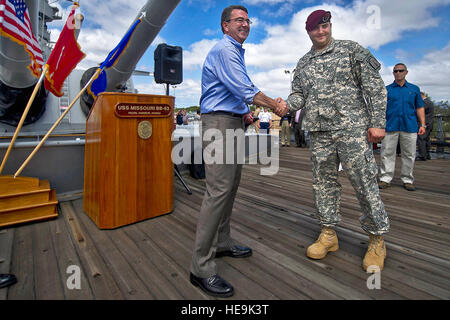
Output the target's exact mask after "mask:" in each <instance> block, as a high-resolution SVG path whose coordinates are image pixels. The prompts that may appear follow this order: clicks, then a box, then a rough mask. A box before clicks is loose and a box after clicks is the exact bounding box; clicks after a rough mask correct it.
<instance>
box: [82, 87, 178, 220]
mask: <svg viewBox="0 0 450 320" xmlns="http://www.w3.org/2000/svg"><path fill="white" fill-rule="evenodd" d="M173 106H174V97H171V96H156V95H143V94H129V93H101V94H99V96H98V97H97V99H96V100H95V103H94V105H93V107H92V109H91V112H90V114H89V116H88V118H87V122H86V146H85V161H84V202H83V203H84V204H83V209H84V211H85V212H86V213H87V215H88V216H89V217H90V218H91V219H92V220H93V221H94V222H95V224H96V225H97V226H98V227H99V228H100V229H113V228H117V227H121V226H124V225H127V224H131V223H134V222H137V221H142V220H145V219H148V218H153V217H156V216H160V215H163V214H167V213H170V212H172V211H173V192H174V191H173V179H174V166H173V163H172V159H171V152H172V141H171V135H172V130H173Z"/></svg>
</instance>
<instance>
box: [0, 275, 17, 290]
mask: <svg viewBox="0 0 450 320" xmlns="http://www.w3.org/2000/svg"><path fill="white" fill-rule="evenodd" d="M16 282H17V278H16V276H15V275H13V274H0V288H6V287H9V286H11V285H13V284H14V283H16Z"/></svg>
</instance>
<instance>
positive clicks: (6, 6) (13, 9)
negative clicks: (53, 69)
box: [0, 0, 44, 77]
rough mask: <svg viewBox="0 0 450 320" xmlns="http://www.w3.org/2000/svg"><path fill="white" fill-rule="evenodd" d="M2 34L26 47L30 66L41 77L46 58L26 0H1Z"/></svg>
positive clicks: (0, 19)
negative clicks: (34, 32)
mask: <svg viewBox="0 0 450 320" xmlns="http://www.w3.org/2000/svg"><path fill="white" fill-rule="evenodd" d="M0 35H2V36H5V37H8V38H10V39H11V40H12V41H14V42H16V43H18V44H20V45H22V46H23V47H24V48H25V50H26V51H27V52H28V54H29V55H30V58H31V64H30V66H29V67H28V68H29V69H30V70H31V71H32V72H33V74H34V75H35V76H36V77H39V74H40V70H41V69H42V65H43V64H44V59H43V58H42V52H41V48H40V46H39V42H38V41H37V40H36V38H35V36H34V35H33V32H32V30H31V22H30V16H29V14H28V9H27V5H26V3H25V1H24V0H0Z"/></svg>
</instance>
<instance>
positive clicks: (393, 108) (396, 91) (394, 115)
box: [378, 63, 427, 191]
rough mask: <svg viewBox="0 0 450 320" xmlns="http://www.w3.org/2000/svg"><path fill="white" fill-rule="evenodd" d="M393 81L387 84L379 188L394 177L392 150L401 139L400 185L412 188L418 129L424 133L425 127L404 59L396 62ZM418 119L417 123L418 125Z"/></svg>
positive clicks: (416, 92) (423, 117) (408, 188)
mask: <svg viewBox="0 0 450 320" xmlns="http://www.w3.org/2000/svg"><path fill="white" fill-rule="evenodd" d="M393 74H394V78H395V81H394V82H393V83H391V84H390V85H388V86H386V89H387V96H388V100H387V107H386V136H385V137H384V139H383V141H382V145H381V166H380V182H379V183H378V186H379V188H380V189H384V188H388V187H389V186H390V185H391V181H392V179H393V178H394V171H395V150H396V148H397V142H398V141H400V149H401V152H402V169H401V174H400V178H401V180H402V182H403V187H404V188H405V189H406V190H408V191H415V190H416V188H415V187H414V184H413V182H414V176H413V171H414V160H415V159H416V142H417V131H418V133H419V135H423V134H424V133H425V131H426V127H427V126H426V124H425V111H424V108H423V105H424V103H423V100H422V97H421V96H420V89H419V87H418V86H416V85H413V84H412V83H409V82H408V81H406V75H407V74H408V69H407V68H406V65H405V64H403V63H397V64H396V65H395V66H394V70H393ZM417 120H419V122H420V127H419V128H418V126H417Z"/></svg>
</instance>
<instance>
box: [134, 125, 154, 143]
mask: <svg viewBox="0 0 450 320" xmlns="http://www.w3.org/2000/svg"><path fill="white" fill-rule="evenodd" d="M152 132H153V127H152V124H151V123H150V121H141V122H139V125H138V135H139V138H141V139H144V140H147V139H149V138H150V137H151V136H152Z"/></svg>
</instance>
